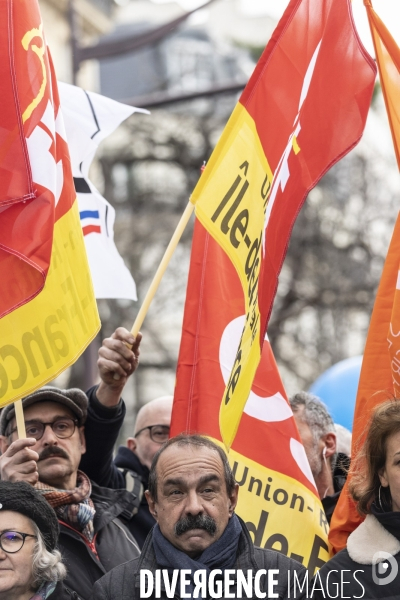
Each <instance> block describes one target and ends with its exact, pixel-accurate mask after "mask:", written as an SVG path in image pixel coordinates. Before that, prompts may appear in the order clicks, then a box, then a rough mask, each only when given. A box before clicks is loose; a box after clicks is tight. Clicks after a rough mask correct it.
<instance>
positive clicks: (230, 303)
mask: <svg viewBox="0 0 400 600" xmlns="http://www.w3.org/2000/svg"><path fill="white" fill-rule="evenodd" d="M228 293H229V298H227V294H228ZM244 320H245V303H244V298H243V291H242V286H241V283H240V280H239V277H238V275H237V273H236V270H235V268H234V267H233V265H232V262H231V261H230V260H229V258H228V257H227V255H226V253H225V252H224V251H223V249H222V248H221V247H220V246H219V244H218V243H217V242H216V241H215V240H214V239H213V238H212V237H211V236H210V234H209V233H208V232H207V231H206V230H205V229H204V227H203V226H202V225H201V223H200V222H199V221H197V222H196V224H195V232H194V238H193V249H192V259H191V268H190V273H189V282H188V293H187V298H186V305H185V318H184V323H183V334H182V342H181V349H180V355H179V364H178V372H177V387H176V392H175V398H174V407H173V413H172V423H171V436H174V435H177V434H179V433H181V432H182V431H185V432H199V433H202V434H205V435H208V436H210V437H211V438H212V439H213V441H215V442H217V443H221V434H220V431H219V422H218V414H219V406H220V402H221V397H222V394H223V391H224V386H225V383H226V381H227V379H228V378H229V374H230V371H231V369H232V365H233V362H234V360H235V355H236V349H237V346H238V342H239V339H240V335H241V330H242V328H243V322H244ZM229 461H230V464H231V467H232V469H233V472H234V475H235V478H236V480H237V481H238V483H239V485H240V491H239V503H238V506H237V509H236V512H237V514H238V515H239V516H240V517H242V518H243V519H244V521H245V522H246V523H247V527H248V529H249V531H250V533H251V535H252V538H253V541H254V543H255V544H256V545H257V546H261V547H266V548H272V549H274V550H279V551H281V552H283V553H284V554H286V555H288V556H291V557H292V558H295V559H296V560H299V561H300V562H302V563H303V564H304V565H305V566H307V567H308V569H309V570H310V572H311V573H314V571H315V569H316V568H318V567H320V566H322V564H323V563H324V562H325V561H326V560H328V558H329V553H328V544H327V534H328V524H327V521H326V518H325V513H324V511H323V508H322V505H321V503H320V500H319V498H318V494H317V491H316V488H315V484H314V480H313V476H312V473H311V470H310V467H309V464H308V461H307V457H306V454H305V451H304V448H303V445H302V444H301V441H300V437H299V434H298V431H297V428H296V425H295V422H294V419H293V415H292V411H291V409H290V406H289V404H288V402H287V399H286V394H285V390H284V387H283V384H282V381H281V379H280V376H279V373H278V370H277V367H276V363H275V360H274V357H273V354H272V351H271V347H270V344H269V342H268V340H267V339H266V340H265V342H264V345H263V350H262V358H261V361H260V365H259V368H258V370H257V373H256V377H255V380H254V382H253V386H252V391H251V393H250V396H249V398H248V401H247V403H246V406H245V409H244V413H243V416H242V420H241V422H240V425H239V429H238V433H237V435H236V438H235V440H234V442H233V445H232V447H231V449H230V451H229Z"/></svg>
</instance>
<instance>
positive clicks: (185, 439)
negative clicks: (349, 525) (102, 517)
mask: <svg viewBox="0 0 400 600" xmlns="http://www.w3.org/2000/svg"><path fill="white" fill-rule="evenodd" d="M238 493H239V486H238V484H237V483H236V482H235V480H234V478H233V474H232V471H231V469H230V466H229V462H228V458H227V456H226V454H225V452H224V451H223V450H222V449H221V448H220V447H219V446H217V445H216V444H214V443H213V442H212V441H211V440H209V439H208V438H205V437H202V436H197V435H182V436H177V437H175V438H172V439H170V440H169V441H168V442H167V443H166V444H164V445H163V446H162V447H161V448H160V450H159V451H158V452H157V454H156V455H155V457H154V459H153V463H152V466H151V471H150V477H149V489H148V491H146V497H147V501H148V503H149V507H150V512H151V514H152V515H153V517H154V519H155V520H156V521H157V524H156V526H155V527H154V528H153V529H152V531H151V533H150V534H149V536H148V538H147V540H146V543H145V546H144V548H143V550H142V554H141V556H140V557H139V558H138V559H134V560H133V561H130V562H128V563H126V564H125V565H120V566H119V567H117V568H116V569H113V571H111V572H110V573H108V574H107V575H106V576H105V577H103V578H102V579H101V580H100V581H98V582H96V584H95V586H94V588H93V600H106V599H107V600H121V598H124V600H139V598H143V597H151V598H154V597H161V599H162V600H166V598H167V597H173V595H174V593H175V596H177V597H185V596H183V594H184V592H183V589H184V588H185V587H186V590H185V591H186V594H187V593H188V591H189V590H188V588H190V590H191V593H189V595H186V597H206V596H207V597H210V595H211V597H218V598H223V597H225V595H224V593H223V591H222V586H223V585H224V584H225V588H224V589H225V590H227V585H229V587H230V589H231V591H230V594H231V596H230V597H232V598H241V597H242V595H241V594H240V592H238V585H239V581H240V578H239V576H238V571H241V573H242V574H243V576H244V577H247V581H249V575H250V588H251V589H249V590H248V591H246V597H247V598H261V597H267V598H273V597H276V598H281V600H285V599H286V598H295V599H296V598H297V599H299V598H303V597H305V592H304V591H303V592H300V591H299V590H298V587H297V592H296V591H294V588H295V585H294V580H295V577H294V574H295V573H296V576H297V580H298V581H300V582H303V579H304V577H305V574H306V570H305V568H304V567H303V566H302V565H301V564H300V563H298V562H296V561H294V560H293V559H290V558H288V557H286V556H284V555H283V554H280V553H278V552H276V551H274V550H266V549H264V548H255V547H254V545H253V542H252V540H251V538H250V535H249V533H248V531H247V529H246V526H245V524H244V523H243V521H241V520H240V519H239V518H238V517H237V515H236V514H235V508H236V504H237V499H238ZM160 570H163V573H166V574H167V573H176V574H178V573H177V570H180V573H181V576H180V578H179V583H177V580H176V578H175V586H177V587H175V590H174V591H172V592H171V590H170V591H169V592H166V591H165V590H166V589H167V586H166V585H165V588H164V587H162V588H161V590H160V591H161V594H160V596H158V595H157V594H156V596H154V594H152V593H151V592H150V596H149V595H144V593H145V592H146V590H144V589H141V579H142V578H141V576H140V575H141V573H143V572H145V571H147V573H148V574H150V575H151V576H152V577H153V579H154V577H155V576H156V575H157V572H158V573H160ZM262 570H264V571H263V573H264V574H265V576H264V577H263V578H261V579H260V577H259V575H260V574H261V573H260V572H261V571H262ZM272 572H274V575H275V580H274V581H272V577H270V576H267V573H269V574H270V575H271V574H272ZM184 573H186V574H189V576H188V577H187V578H186V577H184ZM200 575H203V576H204V575H206V578H208V586H206V587H208V588H209V586H210V585H212V586H213V589H214V591H213V592H211V593H206V594H205V595H204V593H203V592H201V595H200V596H199V595H196V593H197V594H198V593H199V589H198V588H197V585H198V583H199V577H200ZM215 575H217V577H219V581H218V582H217V583H218V586H219V591H217V595H215V589H216V587H217V585H216V584H215ZM227 575H229V584H228V583H226V582H227V577H226V576H227ZM173 581H174V578H173V577H170V584H171V585H174V583H173ZM231 586H232V587H231ZM196 588H197V589H196ZM235 588H236V592H237V593H235V592H234V590H235ZM303 589H304V588H303ZM242 591H243V590H242ZM167 594H168V595H167ZM274 594H276V596H275V595H274Z"/></svg>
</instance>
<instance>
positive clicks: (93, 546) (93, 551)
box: [59, 519, 100, 562]
mask: <svg viewBox="0 0 400 600" xmlns="http://www.w3.org/2000/svg"><path fill="white" fill-rule="evenodd" d="M59 522H60V523H61V525H64V526H65V527H68V529H71V531H73V532H74V533H76V534H78V535H79V536H80V537H81V538H82V539H83V541H84V542H85V544H86V546H88V547H89V548H90V550H91V551H92V553H93V554H94V555H95V557H96V558H97V560H98V561H99V562H100V559H99V555H98V554H97V550H96V544H95V542H96V537H97V533H95V534H94V538H93V541H92V542H89V540H88V539H87V538H85V536H84V535H82V533H80V532H79V531H77V530H76V529H74V528H73V527H71V525H68V523H65V522H64V521H61V519H59Z"/></svg>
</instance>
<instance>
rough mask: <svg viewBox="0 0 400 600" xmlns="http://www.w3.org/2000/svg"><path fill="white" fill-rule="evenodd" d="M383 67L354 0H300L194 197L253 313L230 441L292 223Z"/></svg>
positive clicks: (225, 432)
mask: <svg viewBox="0 0 400 600" xmlns="http://www.w3.org/2000/svg"><path fill="white" fill-rule="evenodd" d="M375 74H376V69H375V65H374V63H373V61H372V59H371V57H370V56H369V55H367V53H366V51H365V50H364V48H363V46H362V45H361V42H360V40H359V38H358V36H357V34H356V31H355V29H354V24H353V20H352V15H351V8H350V6H349V0H292V1H291V2H290V4H289V6H288V7H287V9H286V12H285V14H284V15H283V17H282V19H281V21H280V22H279V24H278V27H277V29H276V30H275V32H274V33H273V35H272V38H271V40H270V42H269V44H268V45H267V48H266V49H265V51H264V53H263V55H262V57H261V59H260V61H259V63H258V65H257V67H256V69H255V71H254V73H253V75H252V77H251V79H250V81H249V83H248V85H247V87H246V89H245V90H244V92H243V94H242V96H241V98H240V100H239V102H238V104H237V106H236V108H235V110H234V111H233V114H232V115H231V117H230V119H229V121H228V124H227V126H226V127H225V130H224V132H223V134H222V136H221V139H220V141H219V142H218V145H217V147H216V148H215V150H214V152H213V154H212V156H211V158H210V161H209V163H208V165H207V167H206V169H205V171H204V174H203V175H202V177H201V178H200V181H199V183H198V185H197V186H196V188H195V190H194V193H193V197H192V201H193V203H195V205H196V215H197V217H198V219H199V220H200V222H201V223H202V224H203V226H204V227H205V228H206V229H207V231H209V233H210V234H211V235H212V236H213V237H214V239H215V240H216V241H217V242H218V243H219V245H220V246H221V247H222V248H223V249H224V250H225V252H226V253H227V255H228V256H229V258H230V260H231V261H232V263H233V265H234V267H235V269H236V271H237V273H238V276H239V279H240V281H241V284H242V288H243V294H244V301H245V315H246V316H245V321H244V325H243V328H242V333H241V336H240V341H239V345H238V348H237V353H236V357H235V361H234V365H233V369H232V371H231V374H230V376H229V378H228V381H227V383H226V387H225V391H224V393H223V396H222V403H221V410H220V429H221V434H222V438H223V441H224V443H225V445H226V446H227V447H229V446H230V445H231V443H232V441H233V439H234V436H235V433H236V431H237V428H238V425H239V421H240V418H241V414H242V412H243V408H244V405H245V403H246V400H247V397H248V395H249V391H250V389H251V385H252V381H253V378H254V374H255V371H256V369H257V365H258V363H259V360H260V355H261V348H262V344H263V341H264V336H265V332H266V327H267V323H268V318H269V315H270V312H271V308H272V302H273V298H274V295H275V292H276V287H277V283H278V274H279V272H280V269H281V266H282V262H283V259H284V255H285V253H286V249H287V245H288V240H289V236H290V232H291V230H292V227H293V224H294V221H295V218H296V216H297V214H298V212H299V210H300V208H301V206H302V204H303V202H304V200H305V198H306V196H307V194H308V192H309V191H310V189H311V188H312V187H313V186H315V184H316V183H317V182H318V180H319V179H320V178H321V177H322V176H323V174H324V173H325V172H326V171H327V170H328V169H329V168H330V167H331V166H332V165H333V164H334V163H335V162H336V161H338V160H339V159H340V158H341V157H342V156H344V155H345V154H346V153H347V152H348V151H349V150H350V149H351V148H352V147H353V146H355V144H356V143H357V142H358V140H359V139H360V137H361V135H362V131H363V129H364V125H365V120H366V116H367V112H368V108H369V104H370V100H371V94H372V90H373V85H374V80H375Z"/></svg>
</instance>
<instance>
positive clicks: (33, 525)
mask: <svg viewBox="0 0 400 600" xmlns="http://www.w3.org/2000/svg"><path fill="white" fill-rule="evenodd" d="M58 533H59V525H58V520H57V516H56V514H55V512H54V510H53V509H52V508H51V506H50V505H49V504H48V502H47V501H46V500H45V499H44V498H43V497H42V496H41V495H40V494H39V493H38V492H37V491H36V490H35V489H34V488H33V487H32V486H30V485H29V484H27V483H24V482H18V483H12V482H9V481H0V600H47V599H49V600H80V598H79V596H78V595H77V593H76V592H73V591H71V590H69V589H68V588H67V587H65V586H64V584H63V582H62V580H63V579H64V577H65V575H66V568H65V566H64V565H63V563H62V559H61V554H60V552H59V551H58V550H56V545H57V540H58Z"/></svg>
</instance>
